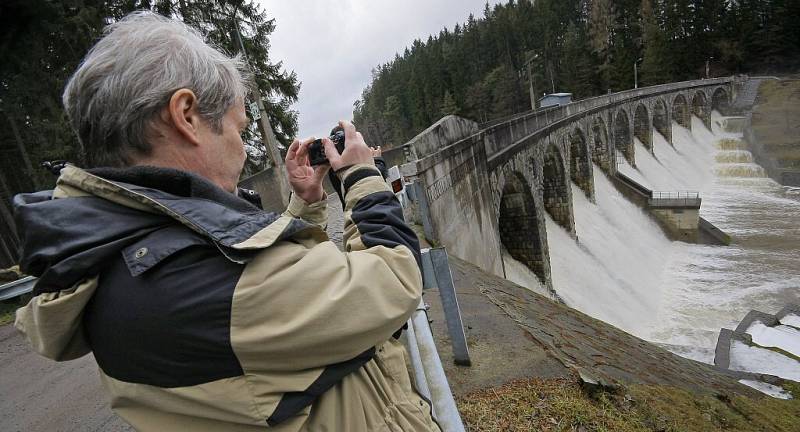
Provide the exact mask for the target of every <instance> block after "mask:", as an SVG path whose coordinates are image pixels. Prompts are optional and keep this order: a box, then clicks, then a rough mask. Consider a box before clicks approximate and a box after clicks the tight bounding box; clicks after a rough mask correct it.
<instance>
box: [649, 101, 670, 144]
mask: <svg viewBox="0 0 800 432" xmlns="http://www.w3.org/2000/svg"><path fill="white" fill-rule="evenodd" d="M651 110H652V112H653V129H655V130H656V131H657V132H658V133H660V134H661V135H662V136H663V137H664V138H665V139H666V140H667V142H668V143H670V144H672V118H671V116H670V112H669V109H667V103H666V102H664V99H662V98H657V99H656V100H655V101H653V107H652V109H651Z"/></svg>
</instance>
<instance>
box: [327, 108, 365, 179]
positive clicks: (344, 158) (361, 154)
mask: <svg viewBox="0 0 800 432" xmlns="http://www.w3.org/2000/svg"><path fill="white" fill-rule="evenodd" d="M339 126H341V127H342V129H344V152H342V154H339V152H338V151H336V146H335V145H334V144H333V141H331V140H330V139H329V138H323V140H322V145H324V146H325V156H326V157H327V158H328V162H329V163H330V164H331V168H333V170H334V171H339V170H340V169H342V168H347V167H350V166H353V165H357V164H370V165H374V164H375V162H374V161H373V158H372V150H371V149H370V148H369V147H368V146H367V143H365V142H364V137H363V136H362V135H361V132H357V131H356V127H355V126H353V124H352V123H350V122H349V121H345V120H342V121H340V122H339Z"/></svg>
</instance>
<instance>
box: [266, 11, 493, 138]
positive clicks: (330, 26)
mask: <svg viewBox="0 0 800 432" xmlns="http://www.w3.org/2000/svg"><path fill="white" fill-rule="evenodd" d="M258 1H260V2H261V4H263V5H264V8H265V9H266V11H267V14H268V15H269V16H271V17H274V18H275V21H276V25H277V28H276V30H275V32H274V33H273V34H272V37H271V38H270V43H271V49H270V57H271V59H272V61H273V62H276V61H283V66H284V69H286V70H293V71H295V72H296V73H297V77H298V78H299V80H300V81H301V82H302V86H301V88H300V99H299V100H298V102H297V103H295V104H294V106H293V109H295V110H297V111H299V112H300V130H299V131H298V133H299V137H301V138H305V137H309V136H312V135H313V136H317V137H319V136H322V135H323V134H326V133H328V132H329V131H330V129H331V127H332V126H333V125H334V124H336V122H337V121H339V120H341V119H346V120H349V119H351V118H352V117H353V102H355V101H356V100H357V99H359V97H360V96H361V91H362V90H363V89H364V87H366V86H367V85H368V84H369V82H370V78H371V76H370V73H371V71H372V69H373V68H374V67H376V66H377V65H379V64H381V63H386V62H387V61H389V60H391V59H392V58H394V55H395V53H398V52H400V53H402V52H403V50H404V49H405V47H407V46H409V45H411V43H412V42H413V41H414V39H417V38H419V39H422V40H423V41H425V40H427V39H428V35H430V34H438V33H439V31H440V30H441V29H443V28H444V27H447V28H449V29H451V30H452V28H453V27H454V26H455V24H456V23H463V22H465V21H466V19H467V17H468V16H469V14H470V13H474V14H475V16H476V17H482V16H483V7H484V5H485V4H486V1H485V0H336V1H331V0H290V1H287V0H258ZM495 3H500V1H498V0H492V1H489V4H490V5H494V4H495Z"/></svg>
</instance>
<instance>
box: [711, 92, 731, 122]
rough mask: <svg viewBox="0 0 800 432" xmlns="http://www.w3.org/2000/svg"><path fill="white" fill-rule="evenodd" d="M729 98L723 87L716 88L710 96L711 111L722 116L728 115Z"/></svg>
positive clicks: (728, 93)
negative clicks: (715, 111)
mask: <svg viewBox="0 0 800 432" xmlns="http://www.w3.org/2000/svg"><path fill="white" fill-rule="evenodd" d="M730 106H731V97H730V92H729V91H728V90H727V89H726V88H725V87H717V88H716V89H714V93H712V94H711V109H712V110H717V111H719V113H720V114H722V115H730Z"/></svg>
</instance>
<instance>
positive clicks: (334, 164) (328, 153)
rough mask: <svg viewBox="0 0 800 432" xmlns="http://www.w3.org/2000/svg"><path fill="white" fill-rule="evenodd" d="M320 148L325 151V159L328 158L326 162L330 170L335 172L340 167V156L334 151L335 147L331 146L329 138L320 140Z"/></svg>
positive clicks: (331, 142)
mask: <svg viewBox="0 0 800 432" xmlns="http://www.w3.org/2000/svg"><path fill="white" fill-rule="evenodd" d="M322 146H323V148H324V149H325V157H327V158H328V162H329V163H330V165H331V168H333V169H334V170H337V169H339V168H340V167H341V165H342V155H340V154H339V151H337V150H336V146H335V145H334V144H333V141H331V140H330V139H329V138H323V139H322Z"/></svg>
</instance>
